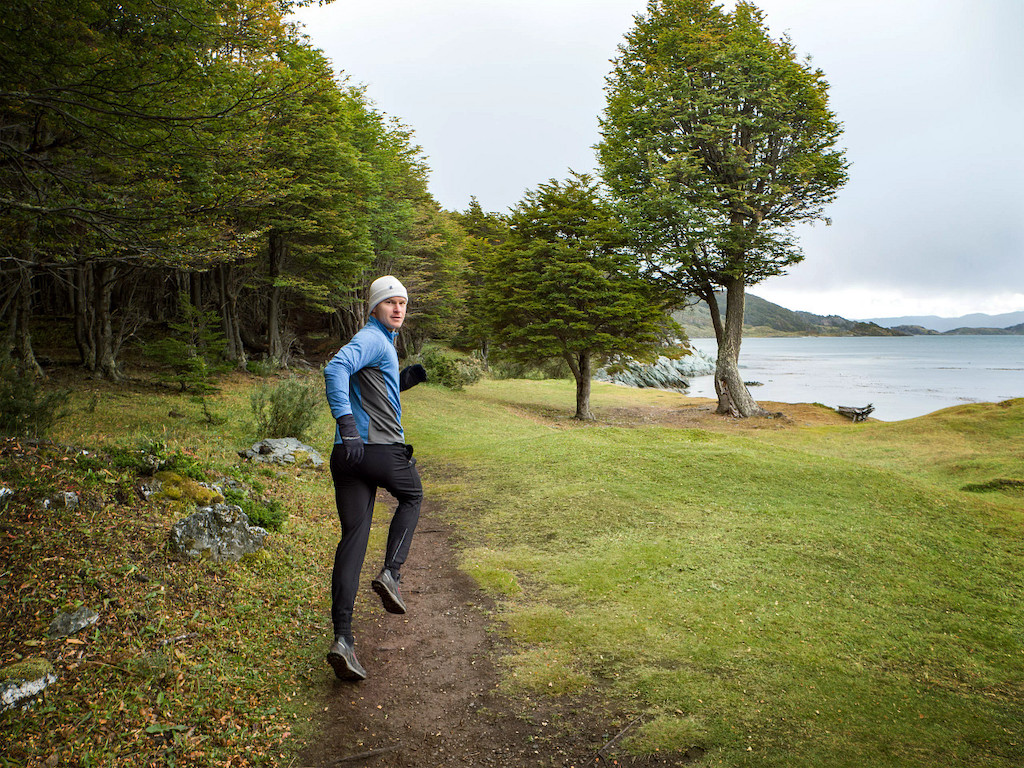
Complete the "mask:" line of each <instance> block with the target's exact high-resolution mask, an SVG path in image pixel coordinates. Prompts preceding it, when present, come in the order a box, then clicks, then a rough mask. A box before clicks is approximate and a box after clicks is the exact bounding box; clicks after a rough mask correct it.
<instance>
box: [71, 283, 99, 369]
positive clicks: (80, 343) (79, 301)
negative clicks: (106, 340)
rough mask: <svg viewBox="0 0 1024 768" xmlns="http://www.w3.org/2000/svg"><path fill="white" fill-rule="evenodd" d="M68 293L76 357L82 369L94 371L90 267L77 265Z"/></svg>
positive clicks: (94, 314)
mask: <svg viewBox="0 0 1024 768" xmlns="http://www.w3.org/2000/svg"><path fill="white" fill-rule="evenodd" d="M69 293H70V298H71V312H72V316H73V317H74V327H75V346H77V347H78V356H79V358H80V360H81V363H82V367H83V368H86V369H87V370H90V371H95V370H96V342H95V337H94V334H93V322H95V317H96V313H95V311H94V309H93V306H92V302H91V301H90V300H89V296H90V295H91V294H92V269H91V268H90V267H88V266H86V265H85V264H79V265H78V266H76V267H75V268H74V273H73V274H72V284H71V287H70V289H69Z"/></svg>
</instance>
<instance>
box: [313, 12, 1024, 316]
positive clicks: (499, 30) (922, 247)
mask: <svg viewBox="0 0 1024 768" xmlns="http://www.w3.org/2000/svg"><path fill="white" fill-rule="evenodd" d="M757 5H758V6H759V7H760V8H761V9H762V10H763V11H764V12H765V14H766V19H767V22H768V24H769V26H770V27H771V29H772V31H773V32H774V33H775V34H782V33H784V32H785V33H788V34H789V35H790V37H791V38H792V40H793V43H794V46H795V47H796V49H797V51H798V52H800V53H801V54H802V55H807V54H810V55H811V56H812V58H813V62H814V64H815V65H816V66H818V67H820V68H821V69H822V70H824V72H825V74H826V78H827V79H828V81H829V83H830V85H831V90H830V94H831V102H832V106H833V109H834V110H835V112H836V113H837V115H838V116H839V118H840V120H842V121H843V123H844V126H845V132H844V136H843V139H842V145H843V146H844V147H845V148H846V149H847V153H848V157H849V159H850V161H851V163H852V167H851V176H850V183H849V184H848V185H847V187H846V188H845V189H844V190H843V191H842V192H841V193H840V196H839V198H838V200H837V201H836V203H835V204H834V205H833V206H832V207H831V209H830V210H829V212H828V213H829V215H830V216H831V218H832V220H833V225H832V226H831V227H823V226H814V227H808V228H802V229H801V230H800V234H801V242H802V244H803V246H804V251H805V253H806V256H807V258H806V260H805V261H804V262H803V263H802V264H800V265H797V266H795V267H794V268H793V269H792V270H791V273H790V274H789V275H787V276H785V277H781V278H773V279H772V280H769V281H767V282H766V283H765V284H763V285H762V286H758V287H757V288H755V289H754V292H755V293H758V294H759V295H763V296H764V297H765V298H769V299H771V300H773V301H779V303H784V304H785V305H786V306H790V307H793V308H796V309H808V310H810V311H815V312H819V311H825V310H826V309H831V310H833V311H835V312H837V313H838V314H846V315H847V316H851V317H857V316H860V317H865V316H875V315H887V314H903V313H904V312H903V311H902V309H906V310H907V313H909V312H911V311H913V312H917V311H919V310H920V311H928V312H936V313H939V314H952V313H957V312H960V311H963V312H967V311H1009V310H1012V309H1021V308H1024V184H1022V183H1021V180H1022V179H1024V153H1022V152H1020V150H1019V149H1018V147H1017V140H1018V136H1019V135H1020V126H1021V125H1022V124H1024V98H1022V97H1024V87H1022V84H1024V53H1022V50H1024V47H1022V46H1021V44H1020V39H1021V33H1022V32H1024V3H1021V2H1020V0H941V1H937V0H827V1H823V0H761V2H759V3H757ZM645 7H646V2H643V0H609V1H607V2H595V1H594V0H547V2H540V1H539V0H488V2H486V3H482V2H479V0H436V1H435V0H432V1H431V2H429V3H424V2H422V0H419V1H417V0H377V2H376V3H374V4H373V5H372V7H369V4H365V5H364V4H362V3H359V4H357V3H354V2H351V1H350V0H335V2H334V3H333V4H332V5H329V6H326V7H324V8H314V9H307V10H305V11H303V12H302V13H301V14H300V15H299V19H300V20H303V21H304V22H305V24H306V31H307V33H308V34H309V36H310V38H311V41H312V42H313V44H314V45H316V46H317V47H319V48H322V49H323V50H324V51H325V52H326V53H327V55H328V56H330V57H331V59H332V60H333V62H334V64H335V66H336V67H337V68H338V69H341V70H344V71H345V73H346V74H347V75H349V76H350V77H351V79H352V81H353V82H356V83H365V84H366V85H367V86H368V92H369V95H370V97H371V98H372V99H373V100H374V101H375V102H376V103H377V105H378V106H379V108H381V109H382V110H383V111H385V112H387V113H389V114H392V115H394V116H396V117H398V118H399V119H401V120H402V121H403V122H404V123H405V124H406V125H408V126H409V127H411V128H412V129H413V130H414V131H415V133H416V137H417V141H418V142H419V143H420V144H421V145H422V146H423V149H424V152H425V154H426V155H427V156H428V158H429V164H430V166H431V168H432V177H431V188H432V190H433V192H434V194H435V196H436V197H437V199H438V200H439V201H440V202H441V204H442V205H444V206H445V207H448V208H452V209H462V208H465V206H466V205H467V204H468V202H469V199H470V197H471V196H473V195H475V196H476V197H477V198H478V199H479V200H480V202H481V205H483V207H484V208H485V210H495V211H504V210H506V209H508V208H509V207H511V206H513V205H515V204H516V202H518V200H519V199H520V198H521V197H522V195H523V193H524V192H525V190H527V189H529V188H532V187H534V186H536V185H537V184H538V183H540V182H543V181H546V180H547V179H549V178H552V177H554V178H563V177H564V176H565V175H566V173H567V171H568V169H569V168H573V169H574V170H578V171H585V170H590V169H591V168H592V167H593V165H594V155H593V151H592V149H591V147H592V145H593V144H594V143H595V142H596V141H597V140H598V127H597V117H598V115H599V113H600V111H601V110H602V108H603V106H604V93H603V86H604V77H605V75H606V74H607V73H608V71H609V69H610V63H609V60H610V59H611V58H613V57H614V56H615V53H616V46H617V45H618V44H619V43H620V42H621V41H622V39H623V36H624V34H625V33H626V31H627V30H628V29H629V28H630V27H631V26H632V22H633V19H632V17H633V15H634V14H636V13H641V12H643V10H644V8H645ZM773 297H775V298H773ZM1015 303H1016V306H1014V304H1015ZM894 304H899V307H894V306H891V305H894ZM943 307H948V312H943V311H942V308H943ZM901 308H902V309H901ZM893 309H900V311H898V312H894V311H888V310H893Z"/></svg>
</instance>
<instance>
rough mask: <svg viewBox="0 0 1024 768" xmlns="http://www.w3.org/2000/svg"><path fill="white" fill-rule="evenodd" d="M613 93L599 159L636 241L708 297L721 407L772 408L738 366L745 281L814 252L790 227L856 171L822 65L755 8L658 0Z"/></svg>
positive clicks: (619, 65)
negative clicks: (850, 168) (805, 57)
mask: <svg viewBox="0 0 1024 768" xmlns="http://www.w3.org/2000/svg"><path fill="white" fill-rule="evenodd" d="M606 94H607V106H606V109H605V112H604V115H603V117H602V121H601V131H602V139H601V141H600V143H599V145H598V156H599V160H600V164H601V168H602V173H603V177H604V180H605V182H606V183H607V185H608V187H609V189H610V190H611V194H612V197H613V199H614V201H615V202H616V204H617V208H618V211H619V213H620V215H621V216H622V218H623V220H624V221H625V222H626V224H627V226H628V227H629V228H630V231H631V233H632V239H633V246H634V248H635V249H636V250H637V252H638V254H639V255H640V257H641V259H642V261H643V262H644V264H645V268H646V270H647V272H648V273H649V274H650V275H652V276H654V277H657V278H658V280H659V281H660V282H661V284H662V286H663V288H664V289H665V290H666V291H671V292H679V291H682V292H685V293H687V294H690V295H696V296H697V297H699V298H701V299H703V300H704V301H705V302H707V305H708V307H709V308H710V310H711V316H712V320H713V322H714V326H715V335H716V337H717V340H718V360H717V370H716V375H715V386H716V390H717V393H718V410H719V412H721V413H725V412H728V413H733V414H736V415H740V416H751V415H755V414H759V413H762V412H763V411H762V409H761V408H760V407H759V406H758V404H757V403H756V402H755V401H754V399H753V398H752V397H751V396H750V393H749V392H748V391H747V388H746V386H745V385H744V383H743V380H742V378H741V376H740V373H739V351H740V343H741V341H742V334H743V312H744V298H745V290H746V287H747V286H749V285H754V284H756V283H758V282H760V281H762V280H764V279H765V278H767V277H770V276H772V275H778V274H782V273H783V272H784V271H785V269H786V268H787V267H788V266H790V265H792V264H794V263H796V262H798V261H800V260H801V259H802V258H803V255H802V253H801V251H800V249H799V247H798V245H797V244H796V242H795V241H794V238H793V235H792V228H793V226H794V225H795V224H797V223H800V222H808V221H814V220H822V221H825V218H824V216H823V211H824V208H825V206H826V205H827V204H828V203H829V202H831V201H832V200H833V199H834V197H835V195H836V193H837V191H838V190H839V188H840V187H842V186H843V184H844V183H845V182H846V179H847V162H846V159H845V157H844V153H843V151H842V150H840V149H837V148H836V142H837V141H838V139H839V136H840V133H841V129H840V124H839V123H838V122H837V120H836V118H835V116H834V115H833V113H832V112H831V111H830V110H829V107H828V84H827V82H826V81H825V77H824V74H823V73H822V72H821V70H819V69H815V68H813V67H811V65H810V64H809V63H808V62H804V61H800V60H798V58H797V56H796V54H795V52H794V50H793V46H792V44H791V42H790V41H789V39H788V38H786V37H783V38H781V39H774V38H772V37H771V35H770V34H769V31H768V29H767V28H766V26H765V24H764V16H763V14H762V13H761V12H760V11H759V10H758V9H757V8H756V7H755V6H754V5H752V4H750V3H747V2H738V3H737V4H736V8H735V10H734V11H733V12H731V13H727V12H725V11H723V10H722V8H721V6H719V5H716V4H714V2H713V0H650V2H649V3H648V6H647V13H646V15H641V16H638V17H637V18H636V24H635V26H634V28H633V29H632V30H631V31H630V32H629V33H628V34H627V35H626V40H625V43H623V44H622V45H621V46H620V48H619V55H618V57H617V58H616V59H615V60H614V69H613V71H612V73H611V74H610V75H609V77H608V78H607V88H606ZM717 289H724V291H725V294H726V307H725V319H724V321H723V319H722V312H721V308H720V307H719V304H718V301H717V300H716V297H715V291H716V290H717Z"/></svg>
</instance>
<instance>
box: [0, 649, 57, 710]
mask: <svg viewBox="0 0 1024 768" xmlns="http://www.w3.org/2000/svg"><path fill="white" fill-rule="evenodd" d="M55 682H57V675H56V674H54V671H53V665H52V664H51V663H50V662H49V661H47V660H46V659H41V658H28V659H23V660H21V661H19V662H17V663H16V664H11V665H10V666H7V667H3V668H0V712H6V711H7V710H8V709H13V708H14V707H21V708H25V707H28V706H31V705H32V703H33V702H35V701H36V699H38V698H39V697H40V696H41V695H42V693H43V691H45V690H46V689H47V688H48V687H49V686H50V685H52V684H53V683H55Z"/></svg>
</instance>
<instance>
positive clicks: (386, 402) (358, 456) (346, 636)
mask: <svg viewBox="0 0 1024 768" xmlns="http://www.w3.org/2000/svg"><path fill="white" fill-rule="evenodd" d="M408 299H409V294H408V292H407V291H406V289H405V286H403V285H402V283H401V282H399V281H398V279H397V278H395V277H392V276H391V275H386V276H384V277H381V278H378V279H377V280H374V281H373V283H372V284H371V285H370V296H369V310H370V319H369V320H368V321H367V323H366V325H365V326H363V327H362V328H361V329H360V330H359V332H358V333H356V335H355V336H353V337H352V340H351V341H349V343H348V344H346V345H345V346H344V347H342V348H341V349H340V350H339V351H338V353H337V354H336V355H335V356H334V358H333V359H332V360H331V361H330V362H329V363H328V364H327V367H326V368H325V369H324V379H325V382H326V385H327V402H328V403H329V404H330V407H331V414H332V415H333V416H334V418H335V420H336V422H337V425H338V426H337V429H336V430H335V435H334V450H333V451H332V452H331V477H332V478H333V479H334V496H335V501H336V503H337V506H338V517H339V518H340V520H341V541H340V542H339V543H338V549H337V551H336V553H335V555H334V572H333V574H332V576H331V620H332V621H333V623H334V643H333V644H332V645H331V648H330V651H329V652H328V654H327V661H328V663H329V664H330V665H331V666H332V667H333V668H334V673H335V674H336V675H337V676H338V678H339V679H341V680H364V679H366V670H365V669H363V666H362V665H361V664H360V663H359V660H358V659H356V654H355V638H354V636H353V634H352V609H353V606H354V605H355V599H356V592H357V590H358V588H359V572H360V571H361V570H362V567H363V559H364V558H365V556H366V545H367V542H368V541H369V537H370V522H371V519H372V517H373V505H374V499H375V497H376V495H377V489H378V488H384V489H385V490H387V491H388V493H390V494H391V495H392V496H394V497H395V498H396V499H397V500H398V506H397V508H396V509H395V512H394V516H393V517H392V518H391V527H390V529H389V531H388V541H387V549H386V551H385V555H384V567H383V568H382V569H381V572H380V574H379V575H378V576H377V578H375V579H374V580H373V581H372V582H371V586H372V587H373V590H374V591H375V592H376V593H377V594H378V595H379V596H380V599H381V602H382V603H383V605H384V609H385V610H386V611H388V612H390V613H405V610H406V609H405V601H404V600H403V599H402V593H401V591H400V590H399V586H398V584H399V581H400V578H401V577H400V575H399V569H400V568H401V567H402V564H403V563H404V562H405V559H406V557H407V556H408V554H409V545H410V544H411V543H412V535H413V532H414V531H415V530H416V522H417V521H418V520H419V515H420V502H421V501H422V500H423V486H422V484H421V483H420V476H419V472H417V471H416V461H415V459H413V458H412V446H411V445H406V443H405V433H404V431H403V430H402V404H401V400H400V399H399V392H402V391H404V390H406V389H408V388H409V387H412V386H415V385H416V384H419V383H420V382H421V381H426V379H427V375H426V372H425V371H424V370H423V366H421V365H413V366H410V367H409V368H406V369H405V370H403V371H401V372H400V371H399V369H398V353H397V352H396V351H395V339H396V338H397V337H398V330H399V329H400V328H401V327H402V323H403V322H404V321H405V312H406V307H407V305H408Z"/></svg>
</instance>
